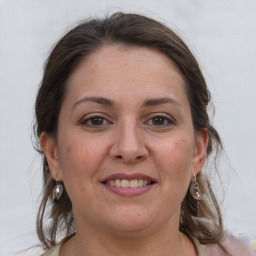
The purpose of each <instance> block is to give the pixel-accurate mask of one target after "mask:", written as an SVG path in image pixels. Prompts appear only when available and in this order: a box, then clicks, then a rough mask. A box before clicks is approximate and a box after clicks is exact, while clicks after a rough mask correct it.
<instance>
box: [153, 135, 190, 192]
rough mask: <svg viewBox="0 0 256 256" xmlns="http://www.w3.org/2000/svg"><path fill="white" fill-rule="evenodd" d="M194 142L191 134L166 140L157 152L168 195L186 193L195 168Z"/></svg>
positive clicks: (157, 161)
mask: <svg viewBox="0 0 256 256" xmlns="http://www.w3.org/2000/svg"><path fill="white" fill-rule="evenodd" d="M193 143H194V142H193V140H192V139H191V136H186V135H184V136H179V137H175V138H172V139H170V140H169V141H165V142H164V143H163V144H162V146H161V149H158V150H157V151H158V152H155V155H156V157H157V160H156V165H157V166H158V168H159V169H160V173H161V175H162V176H163V177H162V180H163V182H164V189H165V190H166V195H170V192H171V193H172V195H173V196H177V197H181V196H182V197H183V196H184V195H185V193H186V191H187V188H188V184H189V182H190V179H191V170H192V169H193V149H194V146H193V145H194V144H193Z"/></svg>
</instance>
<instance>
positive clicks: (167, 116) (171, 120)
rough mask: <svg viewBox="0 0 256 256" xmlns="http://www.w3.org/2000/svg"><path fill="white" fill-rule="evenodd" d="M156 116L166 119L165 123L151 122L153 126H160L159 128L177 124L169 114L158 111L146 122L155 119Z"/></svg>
mask: <svg viewBox="0 0 256 256" xmlns="http://www.w3.org/2000/svg"><path fill="white" fill-rule="evenodd" d="M154 118H162V120H163V121H164V124H158V125H156V124H149V125H151V126H158V127H159V128H160V127H161V128H162V127H167V126H170V125H173V124H175V122H174V121H173V119H172V118H170V116H169V115H166V114H164V113H157V114H153V115H152V116H151V117H150V119H148V121H146V123H149V122H150V121H153V119H154ZM166 122H167V123H166Z"/></svg>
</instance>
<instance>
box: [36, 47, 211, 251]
mask: <svg viewBox="0 0 256 256" xmlns="http://www.w3.org/2000/svg"><path fill="white" fill-rule="evenodd" d="M88 97H103V98H105V99H107V100H110V101H111V103H113V104H112V105H111V106H110V105H106V104H102V103H106V102H95V101H94V100H91V99H88ZM85 98H87V99H86V100H85ZM159 98H169V99H171V100H169V101H168V102H164V103H163V102H160V103H161V104H160V103H159V102H155V104H153V105H152V104H148V105H147V104H145V102H146V101H148V100H149V99H159ZM95 115H96V116H98V117H100V119H97V118H96V119H95ZM156 116H159V118H160V119H159V118H158V119H157V118H156ZM40 142H41V147H42V149H43V151H44V153H45V155H46V157H47V161H48V164H49V166H50V170H51V174H52V176H53V178H54V179H57V178H58V179H59V180H60V181H63V182H64V184H65V187H66V190H67V192H68V194H69V197H70V199H71V201H72V205H73V212H74V217H75V223H76V229H77V233H76V235H75V236H74V237H72V238H71V239H70V240H68V242H66V243H65V244H64V245H63V246H62V248H61V251H60V255H61V256H63V255H90V256H91V255H128V254H129V255H130V253H136V255H152V256H153V255H162V256H163V255H170V252H171V253H172V254H171V255H196V251H195V248H194V246H193V244H192V242H191V241H190V240H189V239H188V238H187V237H186V236H185V235H183V234H181V233H180V232H179V216H180V206H181V202H182V200H183V198H184V197H185V194H186V192H187V189H188V187H189V182H190V180H191V178H192V177H193V175H194V172H196V174H197V172H199V171H200V170H201V168H202V166H203V164H204V161H205V154H206V148H207V143H208V133H207V131H206V130H203V131H201V132H195V131H194V128H193V125H192V118H191V111H190V105H189V102H188V98H187V95H186V91H185V88H184V80H183V78H182V76H181V74H180V72H179V70H178V69H177V68H176V66H175V64H174V63H173V62H172V61H171V60H170V59H169V58H167V57H166V56H165V55H163V54H161V53H159V52H157V51H155V50H152V49H148V48H143V47H124V46H117V45H115V46H111V45H108V46H104V47H101V48H100V49H98V50H97V51H96V52H94V53H93V54H91V55H89V56H87V57H86V59H84V60H83V61H82V62H81V63H80V64H79V65H78V66H77V67H76V69H75V70H74V72H73V73H72V75H71V76H70V78H69V80H68V89H67V91H66V96H65V98H64V101H63V104H62V107H61V111H60V115H59V123H58V131H57V137H56V138H54V137H52V136H50V135H48V134H46V133H42V135H41V137H40ZM115 173H126V174H132V173H142V174H145V175H148V176H150V177H152V178H153V179H154V180H155V181H156V184H155V185H154V186H153V187H152V189H151V190H149V191H148V192H146V193H143V194H141V195H138V196H130V197H129V196H128V197H127V196H120V195H117V194H115V193H113V192H111V191H109V190H108V189H106V187H105V186H104V185H103V184H102V183H101V181H102V180H104V179H105V178H106V177H107V176H109V175H112V174H115Z"/></svg>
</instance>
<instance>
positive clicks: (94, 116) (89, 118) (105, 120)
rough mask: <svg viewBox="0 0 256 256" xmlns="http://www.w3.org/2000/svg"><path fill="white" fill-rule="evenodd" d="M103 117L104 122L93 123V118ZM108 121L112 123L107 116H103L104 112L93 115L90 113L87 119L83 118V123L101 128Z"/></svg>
mask: <svg viewBox="0 0 256 256" xmlns="http://www.w3.org/2000/svg"><path fill="white" fill-rule="evenodd" d="M96 118H98V119H101V120H102V122H103V123H102V124H100V125H95V124H92V120H93V119H96ZM89 122H90V124H89ZM105 122H107V123H108V124H111V122H110V121H108V120H107V119H106V118H105V117H103V116H102V114H91V115H88V116H87V118H86V119H83V120H82V121H81V124H82V125H84V126H87V127H91V128H96V127H97V128H100V127H102V126H103V125H104V123H105Z"/></svg>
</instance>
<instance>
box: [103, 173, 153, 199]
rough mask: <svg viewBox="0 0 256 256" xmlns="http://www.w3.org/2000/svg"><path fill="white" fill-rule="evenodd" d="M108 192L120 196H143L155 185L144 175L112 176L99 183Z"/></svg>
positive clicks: (121, 174) (151, 179) (120, 174)
mask: <svg viewBox="0 0 256 256" xmlns="http://www.w3.org/2000/svg"><path fill="white" fill-rule="evenodd" d="M101 183H102V184H103V185H104V186H105V187H106V188H107V189H108V190H110V191H112V192H114V193H116V194H118V195H121V196H136V195H140V194H143V193H145V192H147V191H149V190H151V188H152V187H153V186H154V185H155V184H156V183H157V182H156V180H154V179H153V178H151V177H149V176H146V175H144V174H138V173H137V174H136V173H135V174H124V173H119V174H114V175H110V176H108V177H107V178H105V179H104V180H103V181H102V182H101Z"/></svg>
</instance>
